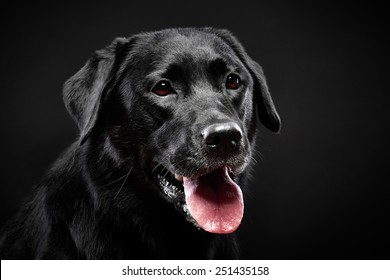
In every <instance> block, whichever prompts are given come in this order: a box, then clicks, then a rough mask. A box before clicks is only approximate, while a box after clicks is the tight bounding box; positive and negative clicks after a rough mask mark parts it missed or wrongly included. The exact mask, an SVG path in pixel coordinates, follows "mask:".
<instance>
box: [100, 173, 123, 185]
mask: <svg viewBox="0 0 390 280" xmlns="http://www.w3.org/2000/svg"><path fill="white" fill-rule="evenodd" d="M126 176H127V174H125V175H123V176H122V177H119V178H118V179H116V180H115V181H112V182H110V183H108V184H105V185H103V186H102V187H107V186H110V185H112V184H115V183H116V182H119V181H120V180H122V179H123V178H125V177H126Z"/></svg>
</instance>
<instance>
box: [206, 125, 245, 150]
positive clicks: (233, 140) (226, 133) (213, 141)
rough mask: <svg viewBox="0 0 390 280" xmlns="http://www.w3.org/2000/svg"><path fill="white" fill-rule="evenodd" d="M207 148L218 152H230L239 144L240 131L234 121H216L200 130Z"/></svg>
mask: <svg viewBox="0 0 390 280" xmlns="http://www.w3.org/2000/svg"><path fill="white" fill-rule="evenodd" d="M202 136H203V141H204V143H205V144H206V146H207V148H208V149H209V150H212V151H216V152H220V153H231V152H234V151H235V150H237V149H238V148H239V147H240V145H241V142H242V141H241V139H242V131H241V129H240V127H239V126H238V125H237V124H236V123H234V122H227V123H217V124H212V125H210V126H208V127H206V128H205V129H204V130H203V131H202Z"/></svg>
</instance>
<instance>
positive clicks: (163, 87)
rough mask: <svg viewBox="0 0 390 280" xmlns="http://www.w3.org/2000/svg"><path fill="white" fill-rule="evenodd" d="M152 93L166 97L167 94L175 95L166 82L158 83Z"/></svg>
mask: <svg viewBox="0 0 390 280" xmlns="http://www.w3.org/2000/svg"><path fill="white" fill-rule="evenodd" d="M152 92H153V93H155V94H157V95H158V96H166V95H168V94H172V93H175V91H174V90H173V88H172V87H171V84H170V83H169V82H168V81H165V80H163V81H159V82H158V83H157V84H156V85H155V86H154V87H153V88H152Z"/></svg>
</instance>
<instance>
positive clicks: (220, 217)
mask: <svg viewBox="0 0 390 280" xmlns="http://www.w3.org/2000/svg"><path fill="white" fill-rule="evenodd" d="M153 174H154V176H155V179H156V181H157V183H158V184H159V186H160V188H161V189H162V192H163V193H164V195H165V196H166V198H167V199H168V200H169V201H171V202H172V203H174V204H176V206H178V208H181V209H183V210H184V212H186V213H187V214H188V215H190V216H191V218H192V219H193V220H194V221H195V222H196V225H198V226H199V227H200V228H202V229H204V230H205V231H208V232H212V233H219V234H224V233H231V232H233V231H235V230H236V229H237V228H238V226H239V225H240V223H241V220H242V217H243V213H244V202H243V196H242V191H241V188H240V187H239V186H238V185H237V183H236V176H235V175H234V173H233V172H232V170H231V169H230V168H229V167H227V166H223V167H220V168H217V169H215V170H213V171H211V172H209V173H207V174H204V175H201V176H197V177H195V176H194V177H184V176H181V175H179V174H175V173H173V172H170V171H169V170H168V169H167V168H165V167H163V166H161V165H156V166H155V167H154V168H153Z"/></svg>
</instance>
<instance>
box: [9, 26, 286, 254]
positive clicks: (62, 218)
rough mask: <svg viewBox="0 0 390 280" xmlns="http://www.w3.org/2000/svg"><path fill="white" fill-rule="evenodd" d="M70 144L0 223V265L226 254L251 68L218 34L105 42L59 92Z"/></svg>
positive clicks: (268, 111)
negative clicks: (0, 227) (72, 135)
mask: <svg viewBox="0 0 390 280" xmlns="http://www.w3.org/2000/svg"><path fill="white" fill-rule="evenodd" d="M63 97H64V101H65V105H66V107H67V109H68V111H69V112H70V114H71V116H72V117H73V119H74V120H75V121H76V123H77V125H78V126H79V128H80V138H79V140H78V141H77V142H76V143H74V144H73V145H72V146H71V147H70V148H69V149H68V150H67V151H66V152H65V153H64V154H63V155H62V156H61V157H60V159H59V160H57V161H56V163H55V164H54V166H53V167H52V168H51V170H50V171H49V172H48V174H47V175H46V176H45V177H44V179H43V180H42V182H41V183H40V184H39V185H38V186H37V188H36V190H35V192H34V196H33V197H32V199H30V200H29V202H28V203H27V204H26V205H25V207H24V208H23V209H22V211H21V212H20V213H19V215H18V216H17V217H16V218H15V219H14V220H13V221H12V222H10V223H9V224H8V226H7V229H6V231H5V234H4V235H3V236H2V240H1V244H2V245H1V257H2V258H3V259H4V258H6V259H35V258H36V259H205V258H237V257H238V246H237V243H236V241H235V238H234V234H233V233H232V232H234V231H235V229H236V228H237V227H238V226H239V224H240V222H241V219H242V216H243V209H244V208H243V196H242V192H241V188H240V187H239V185H240V186H241V187H242V185H243V184H244V181H245V178H246V174H247V171H246V170H247V168H248V165H249V163H250V160H251V154H252V149H253V144H254V142H255V134H256V111H257V112H258V116H259V118H260V120H261V122H262V123H263V124H264V125H265V126H266V127H267V128H269V129H270V130H272V131H274V132H277V131H279V128H280V120H279V117H278V114H277V112H276V110H275V108H274V105H273V102H272V99H271V96H270V94H269V92H268V88H267V85H266V81H265V78H264V75H263V72H262V69H261V67H260V66H259V65H258V64H257V63H256V62H254V61H253V60H252V59H250V58H249V57H248V55H247V54H246V53H245V51H244V49H243V47H242V46H241V44H240V43H239V42H238V41H237V40H236V39H235V38H234V37H233V36H232V35H231V34H230V33H229V32H228V31H225V30H216V29H212V28H200V29H195V28H182V29H168V30H162V31H158V32H152V33H143V34H139V35H135V36H132V37H130V38H126V39H125V38H123V39H116V40H114V42H113V43H112V44H111V45H110V46H108V47H106V48H105V49H103V50H100V51H97V52H96V53H95V54H94V55H93V56H92V57H91V58H90V59H89V60H88V62H87V63H86V65H85V66H84V67H83V68H82V69H81V70H80V71H79V72H77V73H76V74H75V75H74V76H73V77H71V78H70V79H69V80H68V81H67V82H66V83H65V86H64V91H63Z"/></svg>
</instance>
